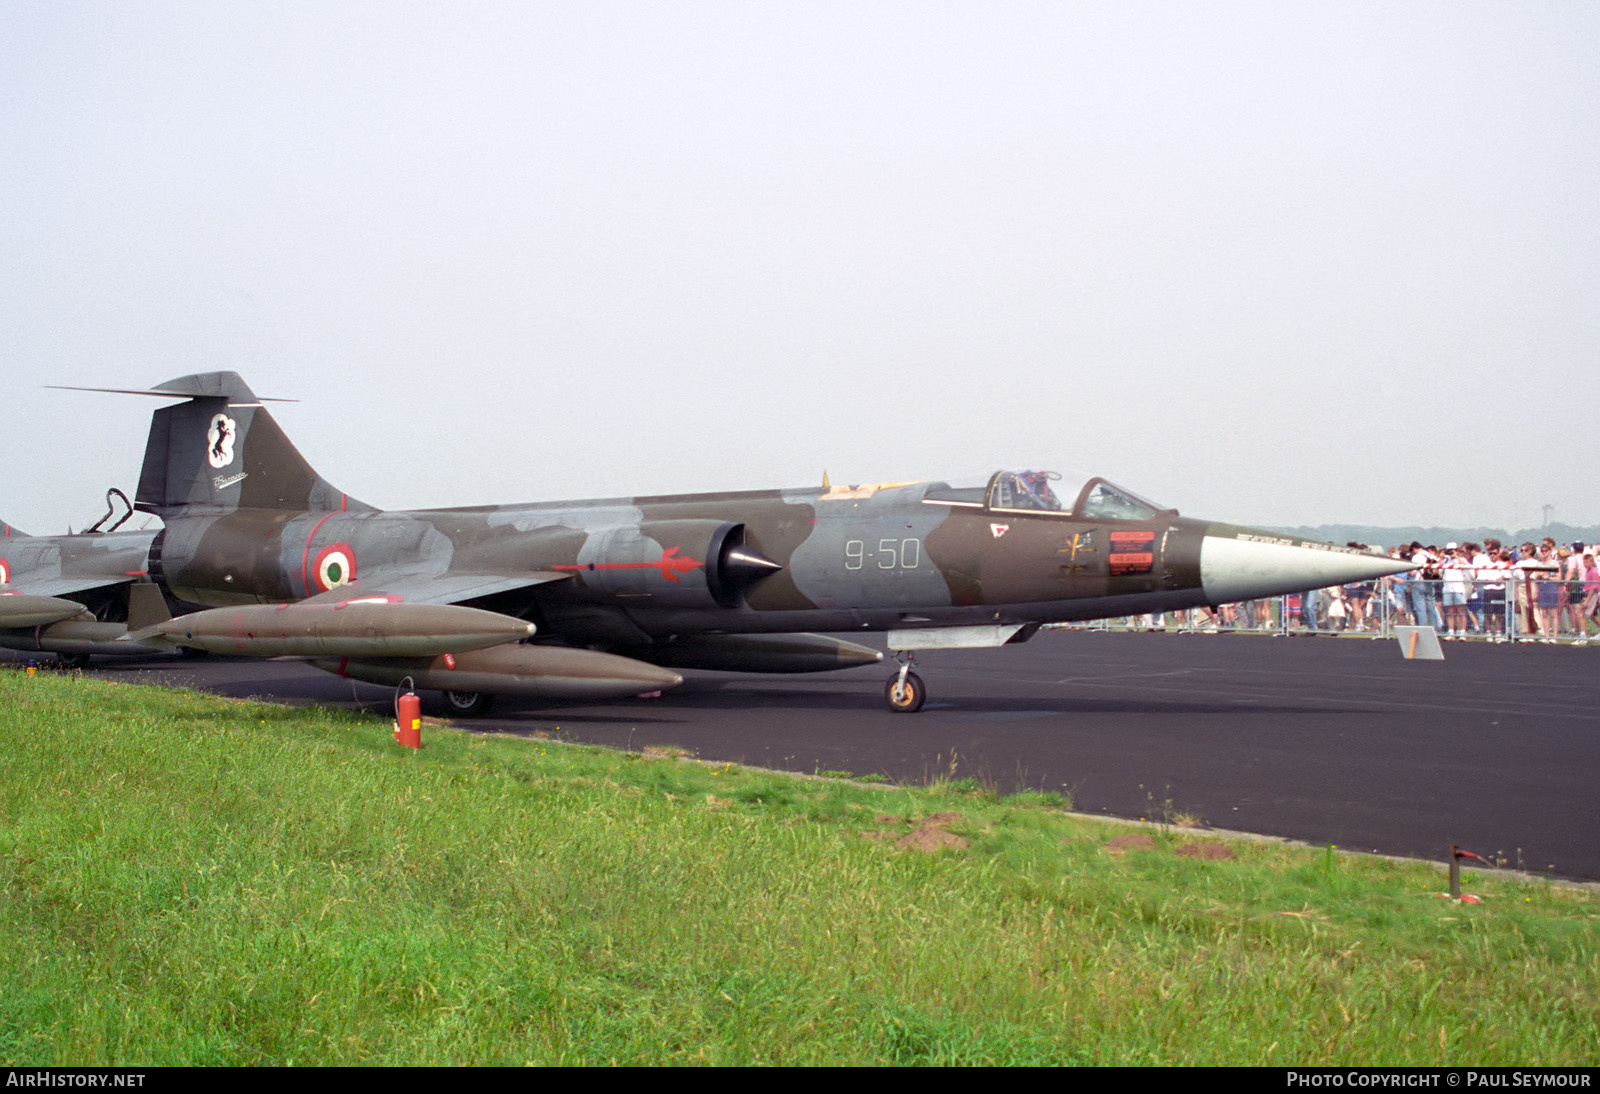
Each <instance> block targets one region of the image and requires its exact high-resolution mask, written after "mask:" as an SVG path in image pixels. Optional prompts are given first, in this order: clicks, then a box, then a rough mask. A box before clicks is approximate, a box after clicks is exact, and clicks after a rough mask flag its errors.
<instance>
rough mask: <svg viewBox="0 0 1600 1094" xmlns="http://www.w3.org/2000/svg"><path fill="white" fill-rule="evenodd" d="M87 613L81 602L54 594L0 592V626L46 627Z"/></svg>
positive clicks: (11, 627)
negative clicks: (34, 594) (32, 594)
mask: <svg viewBox="0 0 1600 1094" xmlns="http://www.w3.org/2000/svg"><path fill="white" fill-rule="evenodd" d="M79 615H82V616H85V617H87V616H88V615H89V613H88V611H87V609H85V608H84V606H83V605H82V604H79V603H78V602H77V601H74V600H63V599H61V598H60V597H55V596H29V595H27V594H26V593H0V628H4V629H6V630H11V629H21V628H24V627H46V626H49V625H50V624H51V623H59V622H61V621H62V620H63V619H72V618H74V617H75V616H79Z"/></svg>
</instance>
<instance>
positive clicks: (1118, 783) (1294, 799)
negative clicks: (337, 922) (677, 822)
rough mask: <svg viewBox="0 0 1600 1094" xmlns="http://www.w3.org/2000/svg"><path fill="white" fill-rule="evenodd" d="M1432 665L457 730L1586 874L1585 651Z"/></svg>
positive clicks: (1142, 669) (1076, 664)
mask: <svg viewBox="0 0 1600 1094" xmlns="http://www.w3.org/2000/svg"><path fill="white" fill-rule="evenodd" d="M854 637H857V638H858V640H859V638H860V636H854ZM867 641H869V642H870V641H872V637H868V638H867ZM1445 651H1446V657H1447V660H1445V661H1443V662H1407V661H1405V660H1403V659H1402V658H1401V656H1400V654H1399V651H1398V648H1397V645H1396V643H1395V642H1394V641H1393V640H1389V641H1375V640H1367V639H1357V638H1339V639H1336V638H1331V637H1325V638H1315V639H1313V638H1304V637H1298V638H1270V637H1263V636H1253V635H1237V636H1235V635H1215V636H1213V635H1166V634H1120V633H1119V634H1113V633H1103V632H1044V633H1041V634H1039V635H1038V636H1036V637H1035V638H1034V639H1033V640H1032V641H1031V642H1028V643H1026V644H1025V645H1021V646H1010V647H1006V648H1004V649H992V650H967V651H944V652H934V653H928V654H923V655H919V657H918V662H917V669H918V672H919V673H920V675H921V676H922V677H923V679H924V680H925V681H926V682H927V685H928V692H929V699H928V703H927V706H925V707H924V708H923V710H922V712H921V713H920V714H915V715H903V714H891V713H889V712H888V711H887V710H885V709H884V708H883V705H882V693H883V687H884V683H885V681H886V680H887V679H888V677H889V675H890V666H889V665H888V664H885V665H883V666H880V667H876V668H869V669H853V670H850V671H847V672H841V673H831V674H828V673H825V674H818V675H809V676H745V675H733V674H726V673H690V674H687V675H688V679H687V680H686V681H685V683H684V684H683V686H682V687H680V688H678V689H676V690H675V691H670V692H668V693H667V694H666V695H665V696H663V697H662V698H660V699H657V700H629V701H625V702H616V703H595V704H573V705H552V704H539V703H535V702H532V701H520V700H515V699H503V700H501V701H500V704H499V706H498V707H497V708H496V710H495V711H494V712H493V713H492V714H491V715H490V716H489V717H487V718H483V719H479V720H477V721H475V722H474V723H470V724H472V725H473V726H474V728H478V729H481V730H486V731H497V732H507V733H530V732H534V731H545V732H551V733H553V734H554V735H556V736H559V737H561V738H564V739H567V740H572V741H582V742H591V743H596V744H605V745H613V746H618V747H625V748H632V749H639V748H643V747H644V746H646V745H676V746H679V747H682V748H686V749H689V750H691V751H693V752H694V753H695V754H696V755H697V756H699V757H700V758H702V759H707V760H732V761H735V762H738V763H746V764H753V765H759V766H763V767H774V768H784V769H788V770H793V771H802V772H807V773H810V772H815V771H849V772H853V773H855V774H858V775H860V774H867V773H871V772H878V773H881V774H884V775H887V776H889V777H890V778H892V779H894V780H896V781H907V782H916V781H922V780H925V779H928V778H931V777H936V776H950V775H952V774H953V775H954V776H955V777H957V778H961V777H965V776H973V777H976V778H978V779H980V780H984V781H992V782H993V783H994V784H996V785H997V786H998V787H1000V788H1001V789H1002V790H1012V789H1015V788H1018V787H1021V786H1027V787H1031V788H1044V789H1050V790H1059V791H1064V792H1066V793H1069V794H1071V796H1072V800H1073V803H1074V806H1075V807H1076V808H1078V809H1080V810H1083V811H1085V812H1091V813H1105V814H1111V815H1115V816H1121V817H1133V818H1138V817H1144V818H1150V819H1162V817H1163V815H1164V814H1165V815H1166V816H1167V817H1169V818H1170V817H1171V816H1172V815H1175V814H1178V813H1183V814H1188V815H1191V816H1194V817H1197V818H1199V819H1200V820H1201V821H1203V822H1204V823H1206V824H1208V825H1213V826H1215V827H1218V828H1233V829H1240V830H1243V831H1248V832H1257V833H1262V834H1267V835H1275V836H1287V837H1290V838H1293V839H1299V840H1306V841H1309V842H1312V843H1316V844H1327V843H1331V844H1334V845H1336V846H1338V847H1341V848H1348V849H1351V850H1363V851H1380V852H1383V853H1385V854H1394V855H1410V856H1416V857H1421V858H1429V859H1435V860H1442V859H1443V858H1444V856H1445V855H1446V853H1447V851H1448V848H1449V846H1450V844H1452V843H1456V844H1460V845H1461V846H1463V847H1465V848H1468V849H1471V850H1473V851H1477V852H1478V853H1480V854H1483V855H1485V856H1486V857H1494V856H1499V857H1500V858H1502V859H1503V860H1504V861H1505V864H1506V865H1508V866H1512V867H1518V866H1520V867H1521V868H1522V869H1526V870H1531V871H1534V872H1540V873H1550V874H1553V875H1556V876H1560V877H1567V878H1578V879H1583V880H1588V881H1600V793H1597V791H1596V785H1595V784H1596V779H1597V778H1600V650H1595V649H1592V648H1585V649H1573V648H1567V647H1557V646H1514V647H1512V646H1487V645H1479V644H1469V643H1446V644H1445ZM8 659H10V658H8ZM41 660H48V658H41ZM91 671H92V672H93V673H94V674H95V675H98V676H103V677H105V678H107V679H113V680H126V681H132V682H136V683H148V684H161V685H168V686H178V685H186V686H196V687H200V688H204V689H206V690H208V691H213V692H217V693H219V694H223V695H230V696H259V697H262V698H268V699H274V700H278V701H284V702H291V703H302V702H320V703H325V704H328V705H331V706H341V707H352V706H356V705H364V706H367V707H369V708H372V709H375V710H383V711H387V710H388V709H389V708H390V704H391V702H392V692H391V691H390V690H389V689H386V688H379V687H376V686H372V685H367V684H352V683H350V682H349V681H342V680H339V679H336V678H334V677H331V676H327V675H324V674H322V673H320V672H318V671H316V670H315V669H311V668H307V667H305V666H303V665H299V664H295V663H290V662H255V661H230V660H224V659H211V660H206V661H177V660H161V661H154V660H140V661H132V660H130V661H126V662H122V663H120V664H112V663H108V662H102V661H101V660H100V659H96V664H95V666H94V668H93V669H92V670H91ZM434 713H437V711H434ZM424 739H426V738H424Z"/></svg>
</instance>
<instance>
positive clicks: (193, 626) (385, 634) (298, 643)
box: [137, 599, 535, 657]
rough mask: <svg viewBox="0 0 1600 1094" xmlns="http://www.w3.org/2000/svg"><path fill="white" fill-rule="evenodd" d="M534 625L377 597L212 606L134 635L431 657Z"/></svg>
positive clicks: (238, 646) (331, 653) (310, 653)
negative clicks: (339, 600) (354, 599)
mask: <svg viewBox="0 0 1600 1094" xmlns="http://www.w3.org/2000/svg"><path fill="white" fill-rule="evenodd" d="M534 631H535V627H534V625H533V624H531V623H526V622H524V621H522V620H520V619H513V618H511V617H510V616H506V615H501V614H499V613H498V612H486V611H482V610H481V609H478V608H464V607H459V606H455V605H447V604H404V603H398V604H397V603H391V602H388V601H385V600H381V599H379V600H377V601H374V602H363V601H359V600H356V601H341V602H338V603H332V604H327V603H301V604H255V605H251V606H248V607H241V608H210V609H207V610H206V611H201V612H195V613H194V614H193V615H184V616H179V617H178V618H177V619H172V620H168V621H167V622H165V623H158V624H156V625H155V626H153V627H151V628H148V629H147V630H146V631H143V632H141V633H140V634H139V635H137V637H138V638H139V639H140V640H141V641H146V642H150V643H152V644H161V645H170V646H192V647H194V648H195V649H201V650H209V651H210V652H212V653H226V654H236V655H239V656H242V657H433V656H436V655H439V654H446V653H463V652H465V651H467V650H475V649H482V648H483V647H485V646H495V645H499V644H501V643H504V642H516V641H518V640H520V639H523V638H528V637H531V636H532V635H533V633H534Z"/></svg>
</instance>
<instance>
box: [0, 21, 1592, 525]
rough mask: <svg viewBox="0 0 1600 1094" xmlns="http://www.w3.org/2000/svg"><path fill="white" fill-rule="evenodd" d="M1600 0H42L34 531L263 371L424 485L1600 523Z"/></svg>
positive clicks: (33, 347) (367, 456)
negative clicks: (208, 403)
mask: <svg viewBox="0 0 1600 1094" xmlns="http://www.w3.org/2000/svg"><path fill="white" fill-rule="evenodd" d="M1597 150H1600V4H1595V3H1593V2H1591V0H1581V2H1577V0H1575V2H1569V3H1537V2H1532V0H1530V2H1526V3H1518V4H1509V3H1470V2H1468V3H1462V2H1459V0H1452V2H1446V3H1403V2H1402V3H1396V2H1393V0H1385V2H1378V3H1356V2H1352V0H1337V2H1330V3H1325V4H1317V3H1293V4H1285V3H1281V2H1277V0H1273V2H1267V3H1260V4H1245V3H1215V4H1206V3H1195V2H1182V3H1180V2H1173V3H1151V4H1139V3H1125V2H1120V0H1119V2H1115V3H1113V2H1110V0H1107V2H1104V3H1094V4H1079V3H1069V2H1059V0H1058V2H1053V3H1038V4H1034V3H996V2H992V0H985V2H982V3H979V2H970V3H945V4H941V3H933V2H929V0H916V2H913V3H904V4H900V3H871V2H867V3H862V2H859V0H857V2H849V3H838V4H833V3H817V2H803V3H782V4H779V3H772V4H764V3H754V2H750V0H738V2H730V3H699V2H694V0H675V2H671V3H659V4H658V3H604V2H596V0H583V2H581V3H580V2H572V3H562V4H538V3H531V2H527V3H508V4H497V3H470V2H469V3H450V4H446V3H411V4H407V3H399V2H395V0H385V2H382V3H370V4H368V3H313V4H304V3H293V2H285V0H273V2H271V3H251V2H238V0H234V2H229V3H225V4H218V3H214V2H204V3H169V2H140V3H112V2H107V3H95V4H83V3H69V2H60V0H52V2H50V3H33V2H19V0H0V399H3V406H4V414H3V416H0V422H3V425H0V428H3V430H4V438H3V444H0V455H3V457H4V461H5V467H6V474H5V477H4V480H3V486H0V517H4V518H5V519H7V520H9V521H12V522H14V523H16V524H18V525H20V526H21V527H23V528H26V529H28V530H29V531H34V532H39V533H50V532H60V531H64V530H65V528H66V526H67V525H68V524H69V523H70V524H72V525H74V526H75V527H76V526H81V525H82V524H83V523H84V521H85V520H86V519H90V518H92V517H93V516H95V515H97V510H98V506H99V499H100V496H101V494H102V493H103V491H104V489H105V488H106V487H107V486H112V485H117V486H121V487H123V488H124V489H126V490H128V491H129V492H130V493H131V492H132V490H133V487H134V486H135V485H136V483H137V479H138V467H139V462H140V458H141V454H142V450H143V445H144V437H145V432H146V430H147V428H148V421H149V414H150V412H151V411H152V410H153V409H155V408H156V407H157V406H159V405H162V404H161V403H159V402H157V401H156V400H150V399H140V398H136V397H132V396H113V395H90V394H82V393H74V392H63V391H49V390H45V389H44V388H43V385H44V384H47V383H64V384H79V385H89V386H96V385H98V386H111V387H144V386H148V385H151V384H154V383H158V382H160V381H163V380H167V379H170V378H173V377H176V376H180V375H184V374H186V373H191V372H199V371H209V370H215V369H236V370H238V371H239V372H241V373H242V374H243V375H244V376H245V378H246V379H247V380H248V381H249V383H250V384H251V385H252V386H253V387H254V388H255V390H256V391H257V392H258V393H259V394H263V395H273V396H283V397H290V398H297V399H299V400H301V401H300V402H299V403H291V404H285V405H283V406H281V407H276V408H274V410H275V413H276V416H277V417H278V419H279V421H280V422H281V423H282V424H283V426H284V428H285V429H286V430H287V431H288V433H289V435H290V436H291V437H292V438H294V439H295V441H296V442H297V443H298V445H299V446H300V448H301V450H302V451H303V452H304V453H305V454H306V455H307V457H308V458H310V459H311V461H312V462H313V463H314V464H315V465H316V466H317V468H318V470H319V471H321V472H322V474H323V475H324V476H325V477H327V478H328V479H329V480H331V481H332V482H334V483H335V484H336V485H338V486H339V487H341V488H342V489H345V490H347V491H349V492H350V493H351V494H353V495H355V496H358V497H361V498H363V499H365V500H367V501H369V502H372V503H374V504H377V505H380V506H383V507H386V508H411V507H421V506H437V505H467V504H479V503H487V502H511V501H533V500H552V499H559V498H565V497H582V496H594V495H612V494H630V493H663V492H675V491H688V490H712V489H744V488H751V487H761V486H798V485H805V484H808V483H812V482H817V481H820V479H821V475H822V472H823V469H824V468H826V469H827V470H828V471H829V472H830V474H831V475H832V477H833V480H834V481H835V482H840V481H848V482H860V481H881V480H903V479H915V478H925V477H940V478H946V479H950V480H952V481H957V480H962V481H972V482H978V481H982V479H983V477H984V476H986V475H987V474H988V472H990V471H991V470H993V469H994V468H995V467H997V466H1001V465H1023V464H1026V465H1043V466H1070V467H1077V468H1082V469H1084V470H1087V471H1093V472H1097V473H1100V474H1104V475H1107V476H1108V477H1110V478H1112V479H1113V480H1115V481H1118V482H1122V483H1123V484H1125V485H1127V486H1129V487H1131V488H1133V489H1135V490H1137V491H1139V492H1141V493H1144V494H1146V495H1147V496H1150V497H1152V498H1154V499H1156V500H1158V501H1160V502H1163V503H1165V504H1169V505H1175V506H1177V507H1179V508H1180V509H1182V510H1183V511H1184V512H1186V513H1189V514H1192V515H1196V516H1208V517H1215V518H1225V519H1231V520H1238V521H1243V522H1248V523H1256V524H1316V523H1323V522H1334V521H1341V522H1344V521H1349V522H1372V523H1382V524H1409V523H1418V522H1420V523H1451V524H1479V523H1484V524H1491V525H1499V526H1509V527H1511V528H1517V527H1520V526H1527V525H1532V524H1537V523H1538V522H1539V521H1540V519H1541V509H1540V507H1541V506H1542V505H1544V504H1546V503H1548V504H1550V505H1552V506H1553V507H1554V510H1553V514H1552V515H1553V517H1554V519H1557V520H1563V521H1567V522H1569V523H1575V524H1577V523H1589V522H1595V521H1600V485H1597V484H1600V429H1597V428H1596V422H1597V420H1600V367H1597V365H1600V361H1597V346H1600V277H1597V274H1600V155H1597Z"/></svg>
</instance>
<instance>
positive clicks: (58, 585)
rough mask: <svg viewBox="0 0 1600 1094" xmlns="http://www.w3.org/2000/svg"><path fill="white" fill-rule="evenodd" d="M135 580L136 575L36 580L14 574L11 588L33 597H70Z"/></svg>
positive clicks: (97, 575)
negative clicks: (74, 594)
mask: <svg viewBox="0 0 1600 1094" xmlns="http://www.w3.org/2000/svg"><path fill="white" fill-rule="evenodd" d="M133 580H135V578H134V575H132V574H124V575H120V576H114V575H112V574H57V575H54V576H51V577H43V578H34V577H29V576H28V575H26V574H23V575H20V576H19V575H16V574H13V575H12V578H11V587H12V589H13V590H15V591H16V592H21V593H28V594H30V595H32V596H70V595H71V594H73V593H86V592H88V591H89V590H91V589H109V588H111V587H112V586H113V585H126V584H128V583H129V582H130V581H133Z"/></svg>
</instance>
